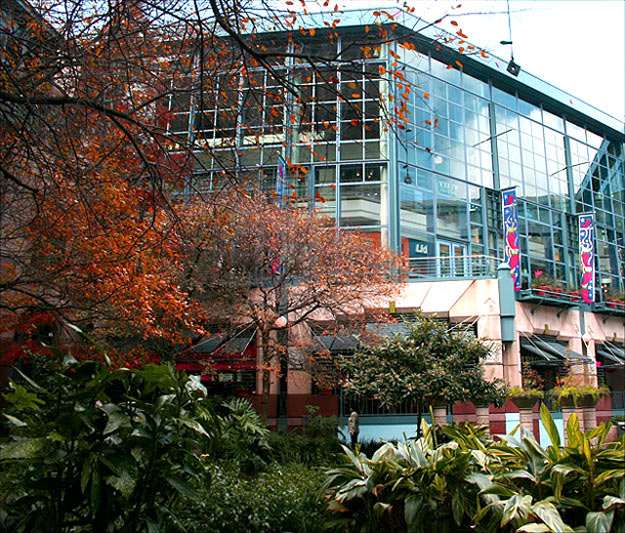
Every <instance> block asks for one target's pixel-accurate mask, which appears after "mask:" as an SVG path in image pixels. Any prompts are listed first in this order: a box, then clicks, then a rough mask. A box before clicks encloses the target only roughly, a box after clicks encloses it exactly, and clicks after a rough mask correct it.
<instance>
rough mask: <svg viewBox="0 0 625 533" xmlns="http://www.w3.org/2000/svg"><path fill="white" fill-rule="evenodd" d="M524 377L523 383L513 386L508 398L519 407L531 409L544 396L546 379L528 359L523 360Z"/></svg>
mask: <svg viewBox="0 0 625 533" xmlns="http://www.w3.org/2000/svg"><path fill="white" fill-rule="evenodd" d="M522 379H523V385H522V386H521V387H512V388H511V389H510V390H509V391H508V398H509V399H510V401H511V402H512V403H513V404H514V405H516V406H517V407H518V408H519V409H531V408H533V407H534V405H535V404H536V402H537V401H538V400H541V399H542V398H543V396H544V392H543V387H544V381H543V378H542V377H541V376H540V374H538V372H536V371H535V370H532V369H531V367H530V364H529V362H528V361H524V362H523V372H522Z"/></svg>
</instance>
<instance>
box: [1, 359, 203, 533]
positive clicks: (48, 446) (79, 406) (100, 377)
mask: <svg viewBox="0 0 625 533" xmlns="http://www.w3.org/2000/svg"><path fill="white" fill-rule="evenodd" d="M47 370H48V379H47V380H46V387H45V388H44V387H42V386H40V385H38V384H37V383H35V382H34V381H32V380H31V379H29V378H27V377H26V376H23V379H22V380H21V381H22V382H21V383H12V392H10V393H8V394H4V395H3V397H4V399H5V401H6V402H7V403H8V407H6V408H5V409H4V415H5V418H6V419H7V420H8V421H9V423H10V425H11V429H10V431H11V438H10V440H9V441H8V442H5V443H4V444H2V446H1V447H0V461H1V463H2V468H3V469H5V468H9V470H11V472H12V475H11V477H10V479H9V480H5V482H4V483H3V485H4V486H3V491H4V494H2V497H1V498H0V501H1V502H2V504H1V509H0V521H1V525H2V527H4V528H6V529H8V530H11V531H51V530H54V531H56V530H59V531H60V530H64V529H67V528H70V527H72V528H74V529H75V530H81V528H83V529H86V530H93V531H104V530H106V531H121V530H128V531H139V530H143V529H148V528H150V529H151V530H154V531H158V530H165V529H167V527H168V525H169V524H171V523H172V521H175V517H173V516H172V515H171V506H172V504H173V503H174V502H175V501H176V499H178V498H180V497H185V498H191V499H195V498H197V497H198V495H197V493H196V492H195V490H194V489H193V487H192V485H191V481H193V480H197V479H200V478H201V477H202V475H203V473H204V465H203V464H202V461H201V459H200V453H201V452H202V449H203V448H204V447H205V446H206V445H208V442H209V439H208V437H209V433H208V432H207V430H206V429H205V427H203V426H202V425H201V424H200V423H199V422H198V421H197V418H198V417H199V416H202V415H206V416H204V418H205V419H208V418H209V416H208V413H209V412H210V405H209V404H208V403H207V402H206V401H204V400H203V399H202V395H201V389H200V388H201V385H199V380H198V381H193V380H190V379H189V378H188V377H187V376H185V375H184V374H182V373H178V372H176V371H175V370H174V369H173V368H171V367H169V366H160V367H157V366H154V365H151V366H147V367H146V368H144V369H138V370H128V369H119V370H111V369H110V368H108V367H107V366H106V365H105V364H103V363H101V362H94V361H87V362H78V361H76V360H74V359H73V358H71V357H69V356H67V357H65V359H64V361H62V362H61V361H49V363H48V364H47Z"/></svg>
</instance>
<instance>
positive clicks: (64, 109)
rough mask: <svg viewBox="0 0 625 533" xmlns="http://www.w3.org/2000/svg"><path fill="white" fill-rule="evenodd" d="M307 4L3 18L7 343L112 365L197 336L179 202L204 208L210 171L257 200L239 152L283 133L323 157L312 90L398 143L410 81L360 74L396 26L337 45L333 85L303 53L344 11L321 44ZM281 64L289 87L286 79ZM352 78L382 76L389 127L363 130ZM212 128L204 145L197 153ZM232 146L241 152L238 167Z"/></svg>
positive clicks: (166, 6)
mask: <svg viewBox="0 0 625 533" xmlns="http://www.w3.org/2000/svg"><path fill="white" fill-rule="evenodd" d="M300 4H302V6H301V9H299V10H296V9H295V7H294V6H292V5H290V4H288V3H287V4H286V5H285V6H282V7H278V8H275V9H273V8H271V7H270V5H269V4H268V3H265V2H259V3H257V4H249V5H248V4H246V3H242V2H238V1H234V2H222V1H220V0H203V1H198V2H188V1H186V0H165V1H164V2H159V3H157V4H155V3H153V2H146V1H144V0H114V1H111V2H100V1H99V0H88V1H85V0H62V1H61V0H58V1H55V0H47V1H40V2H37V4H36V7H33V6H31V5H29V4H28V3H27V2H14V3H3V5H2V10H3V11H2V13H3V22H5V23H4V24H3V25H2V27H1V31H2V39H1V40H0V42H1V43H2V45H1V46H2V48H1V49H0V123H1V124H2V129H3V136H2V138H1V139H0V178H1V180H2V189H1V194H2V204H1V205H0V217H1V220H2V224H1V228H0V231H1V233H0V259H1V266H2V269H1V272H0V313H1V314H2V323H3V327H4V333H3V336H4V337H5V338H6V337H8V336H11V334H13V333H15V332H16V331H17V330H16V328H17V329H20V330H23V331H24V334H23V335H22V334H21V333H20V334H19V335H17V336H15V335H13V337H14V339H15V338H19V339H22V338H23V337H24V336H26V337H28V335H31V337H33V336H34V337H37V335H38V333H37V332H38V331H39V330H40V329H41V328H40V327H39V326H37V325H36V323H35V321H32V323H30V324H29V317H35V316H41V313H44V314H45V315H46V316H47V317H53V318H54V320H56V321H57V322H58V323H63V322H65V321H68V320H69V321H72V322H77V323H79V324H80V325H81V326H82V327H83V328H84V329H87V330H89V331H90V332H91V333H92V334H93V335H94V336H95V337H96V338H97V339H98V340H100V341H102V340H104V341H106V340H110V341H112V344H113V345H114V346H115V347H117V348H118V349H119V350H120V352H122V351H128V350H129V349H130V350H131V351H132V350H135V353H136V351H141V352H142V353H144V352H145V349H146V348H145V346H146V345H147V344H146V341H148V340H151V341H153V342H152V344H151V345H148V346H150V348H149V350H150V351H160V352H163V353H167V352H171V350H172V349H173V347H174V346H176V345H177V344H179V343H180V342H183V341H184V339H185V338H184V337H183V335H182V333H181V331H183V330H185V331H186V330H188V331H191V332H196V331H197V332H201V322H202V320H203V311H202V309H201V306H199V305H198V304H197V302H196V300H195V299H194V298H193V296H195V293H193V294H192V293H191V290H193V287H192V288H191V289H189V288H187V287H188V285H189V284H190V282H193V280H192V279H190V278H189V276H190V275H192V274H190V272H191V273H192V272H193V269H192V268H191V269H190V268H189V266H188V265H185V264H184V263H185V261H186V260H187V257H186V256H185V255H184V251H185V250H186V248H185V246H186V244H185V243H184V242H180V240H179V239H180V236H181V235H184V234H185V232H188V231H189V230H188V229H186V228H184V227H182V226H181V223H182V221H184V222H185V223H187V222H188V218H187V217H185V216H184V214H185V213H186V212H187V210H188V209H189V206H188V204H185V203H184V201H180V198H181V196H180V193H181V192H183V191H184V192H185V194H186V195H187V196H188V193H197V194H199V193H202V192H203V188H204V185H205V181H206V180H205V178H204V171H208V170H210V172H212V173H213V176H214V175H215V173H216V174H218V178H219V182H218V183H217V182H216V181H215V180H213V181H212V182H211V187H212V189H213V192H214V191H215V190H216V189H217V190H219V189H220V188H221V187H225V188H226V189H229V188H231V187H237V186H239V185H245V186H253V185H255V182H254V180H258V172H256V171H255V169H256V164H255V163H254V162H252V163H251V164H249V163H247V162H246V160H245V154H248V155H249V154H251V155H252V156H253V154H252V149H257V148H258V147H259V146H261V145H262V144H263V143H269V142H272V143H274V144H275V145H276V146H275V147H274V148H273V150H274V152H275V153H274V155H276V154H277V153H278V152H279V151H280V152H281V151H283V145H285V144H286V142H285V141H284V139H285V138H286V136H287V135H290V136H298V135H299V136H300V137H301V139H305V138H310V139H314V140H315V142H314V143H311V151H312V153H313V155H314V157H315V158H316V160H318V161H319V160H323V157H324V156H323V155H322V154H321V153H317V152H315V150H316V149H317V148H316V145H318V144H322V143H326V144H332V143H335V140H336V137H335V135H334V133H333V132H334V131H336V130H337V129H338V127H339V126H338V125H337V120H340V118H338V119H337V118H336V116H334V118H323V117H321V118H319V117H317V118H316V119H315V120H317V123H316V126H315V128H316V129H315V131H314V134H313V135H310V134H309V133H310V130H311V128H312V126H311V124H312V119H311V117H310V109H311V105H312V104H313V103H314V101H315V98H318V96H316V95H313V94H312V93H311V94H308V93H307V92H306V87H305V86H306V85H307V84H309V81H310V79H311V76H312V77H314V79H315V82H316V83H318V84H319V85H320V86H323V89H324V90H327V92H328V93H329V94H332V95H334V96H335V97H336V98H337V99H338V100H339V101H341V102H343V103H344V106H345V108H346V109H347V108H349V110H350V112H351V114H350V115H349V117H350V120H351V125H352V126H353V127H355V128H356V127H358V128H359V127H360V126H361V125H362V126H363V127H364V129H365V130H366V131H371V130H377V129H379V128H383V129H390V130H394V131H398V130H401V129H402V128H405V126H404V122H405V120H406V113H407V112H408V111H407V108H406V105H405V102H404V101H403V99H405V98H404V96H403V95H404V94H408V93H409V86H408V85H409V84H408V83H407V81H406V80H404V79H403V76H402V73H401V71H400V68H399V66H397V64H396V63H391V64H390V65H389V67H388V68H386V69H379V70H378V69H375V71H374V72H369V71H368V70H366V69H363V68H362V60H363V59H366V58H371V57H375V56H376V54H378V53H379V51H380V50H381V47H383V46H386V44H387V43H388V42H389V41H390V40H391V39H393V38H395V36H394V35H393V34H392V30H393V27H394V24H395V19H394V16H393V15H392V14H391V13H389V12H387V11H384V10H381V11H379V12H378V11H376V12H374V16H375V17H376V24H375V25H374V26H373V25H372V26H371V31H370V29H369V27H367V31H366V34H365V35H362V36H357V37H355V38H353V39H352V40H351V42H350V44H349V46H345V47H344V49H343V51H342V53H343V55H344V56H345V57H343V58H341V65H342V66H341V69H342V72H343V74H344V79H343V81H342V82H341V83H339V79H338V78H337V75H338V74H337V73H338V71H337V67H336V62H337V60H338V59H339V58H338V57H337V55H336V52H334V53H325V52H323V51H321V52H320V51H316V50H315V49H314V47H313V48H310V47H309V44H310V39H312V38H313V37H316V38H317V39H319V38H320V37H323V40H324V41H328V42H330V43H334V44H336V42H337V40H338V38H339V34H338V28H337V26H339V25H340V18H341V12H340V10H339V8H338V6H336V7H335V9H334V10H333V11H330V12H328V14H327V20H326V22H327V24H326V25H325V26H326V29H324V30H323V32H324V34H323V36H322V35H321V30H315V29H313V28H309V29H306V28H304V27H303V26H302V24H304V23H303V22H302V17H303V15H304V14H305V13H306V2H300ZM313 5H314V4H313ZM264 31H269V32H281V33H280V34H279V35H280V36H281V37H279V38H276V37H272V36H271V35H270V36H269V37H268V36H267V35H266V34H264V33H263V32H264ZM273 35H274V36H275V35H278V34H276V33H274V34H273ZM287 43H288V47H287ZM408 46H409V45H408ZM335 50H336V48H335ZM348 56H349V59H348V58H347V57H348ZM287 64H290V65H292V66H295V67H298V68H297V69H296V70H298V72H297V73H295V74H294V75H292V74H289V70H288V69H285V68H284V67H285V66H286V65H287ZM299 67H301V68H299ZM259 69H260V70H261V71H262V73H260V72H259ZM350 69H351V71H353V72H352V74H353V73H355V72H358V73H359V75H360V73H362V75H363V76H364V77H365V78H366V79H369V78H371V79H375V82H374V84H372V85H371V87H377V89H372V90H373V91H374V93H375V94H374V96H375V97H376V98H377V99H378V101H379V102H380V106H381V109H383V113H381V114H380V113H378V112H376V113H374V114H373V115H372V116H367V115H366V113H365V109H364V107H363V105H361V104H358V103H355V100H357V99H358V98H359V97H360V96H361V94H360V91H357V90H356V86H357V85H358V87H365V88H367V87H369V86H368V85H365V82H364V79H363V81H358V83H355V82H353V81H348V80H351V78H350ZM302 73H303V74H302ZM302 75H303V76H304V77H303V78H301V76H302ZM298 76H299V77H298ZM380 79H384V80H386V81H387V82H389V83H392V84H397V86H398V87H399V85H401V89H402V91H403V92H402V93H401V94H400V95H398V100H395V101H394V100H393V99H392V98H391V96H392V95H390V92H396V91H389V92H388V94H383V92H384V90H383V89H382V87H383V84H381V83H378V81H380ZM367 90H368V89H367ZM356 96H358V98H356ZM369 96H371V95H369ZM183 111H186V113H187V114H186V115H183V113H182V112H183ZM317 111H319V113H321V114H323V113H325V112H326V111H328V112H330V113H333V114H334V115H336V111H337V110H336V106H334V108H333V107H332V106H331V105H329V106H328V105H325V106H319V107H318V108H316V111H315V112H317ZM258 114H263V116H262V120H261V122H262V127H257V124H258V123H257V122H256V118H258ZM320 116H321V115H320ZM181 117H186V118H181ZM205 123H206V124H207V123H210V124H211V125H212V128H213V131H215V132H216V133H215V134H214V136H213V138H210V139H207V138H205V137H206V135H205V134H204V133H203V131H204V130H207V129H208V128H207V127H205V126H206V124H205ZM176 125H178V126H180V127H179V128H178V129H177V128H176V127H175V126H176ZM322 129H323V130H324V131H326V132H328V135H325V134H324V133H322ZM276 139H278V140H276ZM242 143H243V144H245V145H246V146H247V147H251V149H250V150H249V151H248V152H246V153H245V154H244V152H243V150H241V149H240V148H241V144H242ZM284 151H286V149H284ZM284 155H287V156H288V155H289V154H284ZM287 160H289V158H288V157H287ZM289 161H290V162H292V161H291V160H289ZM264 164H269V165H271V164H275V161H274V162H273V163H271V162H269V163H267V161H265V163H264ZM254 174H255V175H254ZM196 178H197V179H196ZM211 179H212V178H211ZM215 183H217V185H215ZM202 199H203V200H204V201H205V202H206V203H207V205H205V206H204V208H206V209H207V210H208V212H212V211H211V209H212V208H213V207H215V206H216V205H221V204H219V203H215V202H219V201H220V197H219V194H215V195H214V196H210V197H203V198H202ZM219 217H221V218H224V219H227V218H228V212H227V211H225V212H224V211H222V212H221V213H220V215H219ZM191 285H193V284H192V283H191ZM49 320H50V318H46V321H49ZM46 323H47V322H46ZM46 327H48V326H46ZM139 345H142V347H141V348H139ZM157 348H158V350H157Z"/></svg>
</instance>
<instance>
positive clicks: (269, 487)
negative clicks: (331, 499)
mask: <svg viewBox="0 0 625 533" xmlns="http://www.w3.org/2000/svg"><path fill="white" fill-rule="evenodd" d="M210 476H211V484H210V488H209V489H208V490H206V492H204V493H203V494H202V505H201V506H195V507H193V506H192V507H186V508H185V509H182V510H180V511H178V512H177V514H178V515H179V516H184V518H183V519H182V521H181V525H182V529H183V530H184V531H188V532H190V533H202V532H215V531H223V532H226V531H227V532H228V533H256V532H258V533H260V532H268V533H269V532H276V531H292V532H298V533H314V532H320V531H321V527H322V525H323V522H324V515H323V500H322V498H321V494H320V487H321V484H322V482H323V477H324V476H323V474H322V472H321V471H319V470H318V469H310V468H305V467H303V466H302V465H297V464H292V465H289V466H281V465H277V464H273V465H271V466H270V467H269V469H268V470H267V471H266V472H263V473H261V474H258V475H256V476H253V477H248V476H245V475H243V474H242V473H241V472H240V471H239V470H238V469H237V468H236V464H226V465H224V464H222V465H212V466H211V467H210Z"/></svg>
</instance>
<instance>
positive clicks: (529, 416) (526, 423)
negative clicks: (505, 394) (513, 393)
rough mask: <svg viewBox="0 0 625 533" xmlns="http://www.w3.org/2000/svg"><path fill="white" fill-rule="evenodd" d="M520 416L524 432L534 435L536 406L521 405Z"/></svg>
mask: <svg viewBox="0 0 625 533" xmlns="http://www.w3.org/2000/svg"><path fill="white" fill-rule="evenodd" d="M534 403H536V402H534ZM517 407H518V406H517ZM519 418H520V420H521V429H522V430H523V431H524V432H527V433H529V434H530V435H533V434H534V406H533V405H532V406H531V407H519Z"/></svg>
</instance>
